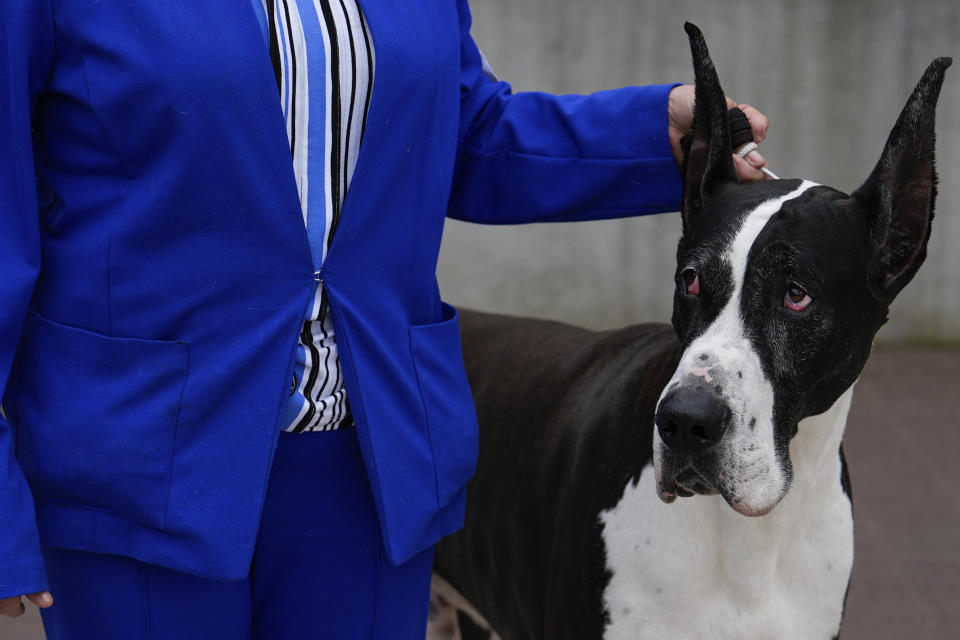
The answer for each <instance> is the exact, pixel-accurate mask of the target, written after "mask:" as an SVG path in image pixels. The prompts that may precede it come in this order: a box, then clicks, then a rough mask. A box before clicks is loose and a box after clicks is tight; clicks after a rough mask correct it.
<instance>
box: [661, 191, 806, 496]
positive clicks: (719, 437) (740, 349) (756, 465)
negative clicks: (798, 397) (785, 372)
mask: <svg viewBox="0 0 960 640" xmlns="http://www.w3.org/2000/svg"><path fill="white" fill-rule="evenodd" d="M812 186H814V185H813V183H811V182H806V181H805V182H803V183H802V184H800V186H799V187H797V188H795V189H793V190H791V191H789V192H788V193H786V194H785V195H782V196H779V197H772V198H771V199H769V200H766V201H764V202H762V203H761V204H759V205H758V206H756V207H755V208H753V209H752V210H751V211H748V212H747V213H746V214H745V215H744V216H743V217H742V219H740V226H739V229H736V228H735V227H732V228H731V229H730V230H729V231H727V232H726V233H723V234H721V235H720V237H721V238H723V239H725V240H726V239H729V243H728V244H727V246H726V247H724V248H723V249H722V250H721V251H720V255H719V262H720V263H721V264H722V265H723V268H722V269H720V270H719V273H718V274H713V275H710V276H707V274H706V273H704V274H702V275H703V280H704V283H701V273H700V266H699V264H697V263H698V262H699V263H701V264H703V263H709V262H710V256H709V254H710V253H711V251H716V248H715V245H714V247H711V246H709V245H707V246H705V247H702V248H701V250H700V252H699V255H698V252H697V251H694V252H693V253H694V255H693V256H689V257H690V258H695V260H694V261H693V262H691V263H690V264H686V265H684V266H681V267H680V270H679V271H680V274H681V283H680V285H679V286H680V287H681V288H682V289H683V290H682V291H678V295H680V296H690V297H699V296H700V294H701V287H706V286H707V283H710V286H712V287H715V289H716V292H717V293H719V294H720V296H723V292H728V294H727V299H726V302H725V303H722V305H721V310H720V312H719V314H717V315H716V316H715V317H714V318H712V319H711V321H710V322H709V323H708V324H707V325H706V328H705V330H703V331H702V333H700V334H699V335H698V336H697V337H696V338H694V339H693V340H692V341H691V342H690V343H689V345H688V346H687V347H686V349H685V350H684V352H683V356H682V358H681V360H680V364H679V366H678V367H677V371H676V373H674V375H673V378H672V379H671V380H670V382H669V383H668V384H667V386H666V388H665V389H664V391H663V394H662V395H661V398H660V400H661V403H662V401H663V400H664V398H668V397H670V398H676V397H678V396H680V397H681V399H680V400H679V401H678V403H679V404H684V400H683V399H682V398H683V397H684V395H685V394H687V396H688V397H689V396H697V395H703V394H707V395H709V396H711V401H712V402H713V405H714V406H715V407H716V409H715V410H713V411H712V412H711V408H710V407H707V408H706V409H705V410H701V411H697V408H696V407H695V408H694V409H693V411H694V412H695V413H698V414H699V417H700V418H701V419H713V420H718V421H720V422H722V423H723V424H719V425H717V426H716V428H717V429H719V430H721V431H722V433H715V434H713V435H714V436H715V437H713V438H711V437H710V434H708V433H706V431H701V432H696V430H697V428H698V426H699V427H700V428H701V429H706V430H709V428H708V427H706V426H704V425H686V426H677V427H675V428H679V429H683V428H691V429H692V430H693V431H694V433H689V434H688V436H692V437H694V438H699V439H700V440H703V441H704V442H700V443H695V444H693V445H692V446H686V447H684V446H680V447H675V448H673V449H672V448H671V447H668V446H667V444H666V443H665V442H664V438H663V437H661V432H662V431H663V429H664V428H669V427H664V426H661V428H660V430H658V431H655V435H654V467H655V470H656V478H657V489H658V492H659V493H660V496H661V498H663V499H664V500H665V501H672V500H673V499H674V498H676V496H677V494H678V493H680V494H681V495H689V494H691V493H705V494H709V493H713V492H719V493H720V494H721V495H723V497H724V498H725V499H726V500H727V502H728V503H730V505H731V506H732V507H733V508H734V509H735V510H737V511H739V512H740V513H743V514H746V515H760V514H763V513H766V512H768V511H769V510H770V509H772V508H773V507H774V506H775V505H776V504H777V502H779V501H780V499H781V498H782V497H783V494H784V493H785V492H786V489H787V487H788V486H789V476H790V464H789V459H785V458H784V456H783V455H782V454H783V451H782V450H780V451H778V448H777V446H776V438H775V429H774V395H775V390H774V385H773V383H772V381H771V380H770V379H769V377H768V375H767V374H766V373H765V371H764V369H765V367H764V366H763V364H762V363H761V354H760V352H759V350H758V349H757V347H756V346H755V342H754V340H752V339H751V337H750V331H748V323H747V322H745V319H744V318H743V315H742V310H743V308H744V306H743V304H742V301H743V288H744V281H745V276H746V272H747V267H748V256H749V255H750V250H751V248H753V246H754V244H755V242H756V239H757V236H758V235H759V234H760V232H761V230H762V229H763V228H764V227H765V226H766V225H767V223H768V222H769V221H770V220H771V218H772V217H773V216H774V215H775V214H777V213H778V212H779V211H780V209H781V206H782V204H783V203H784V202H785V201H787V200H790V199H793V198H796V197H797V196H799V195H800V194H801V193H803V192H804V191H806V190H807V189H808V188H810V187H812ZM714 261H715V260H714ZM703 293H704V294H706V291H705V290H704V291H703ZM688 402H689V401H688ZM692 402H693V404H699V403H698V402H697V401H696V400H693V401H692ZM681 410H682V409H681ZM711 413H714V414H715V415H709V414H711ZM674 439H675V440H682V437H681V436H677V435H676V434H674V438H673V439H672V440H674ZM711 440H712V441H711ZM701 445H707V446H701ZM676 448H680V449H684V451H685V452H686V453H680V454H678V452H677V451H676V450H675V449H676Z"/></svg>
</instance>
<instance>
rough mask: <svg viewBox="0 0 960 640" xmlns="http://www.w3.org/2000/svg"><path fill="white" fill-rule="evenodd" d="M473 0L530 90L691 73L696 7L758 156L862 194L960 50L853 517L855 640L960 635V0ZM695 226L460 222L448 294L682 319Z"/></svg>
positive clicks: (868, 415)
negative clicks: (936, 66)
mask: <svg viewBox="0 0 960 640" xmlns="http://www.w3.org/2000/svg"><path fill="white" fill-rule="evenodd" d="M369 1H372V0H369ZM450 1H451V2H452V0H450ZM470 4H471V7H472V9H473V17H474V26H473V35H474V38H475V39H476V41H477V43H478V45H479V46H480V48H481V49H482V50H483V52H484V53H485V55H486V57H487V58H488V60H489V61H490V63H491V65H492V66H493V69H494V71H495V72H496V73H497V75H498V76H499V77H501V78H502V79H504V80H508V81H509V82H511V83H512V84H513V86H514V89H515V90H517V91H522V90H543V91H550V92H559V93H586V92H591V91H595V90H600V89H609V88H613V87H618V86H622V85H627V84H649V83H665V82H692V81H693V73H692V71H691V67H690V53H689V49H688V45H687V39H686V34H685V33H684V32H683V22H684V21H685V20H690V21H692V22H694V23H696V24H697V25H699V26H700V27H701V29H702V30H703V31H704V34H705V35H706V38H707V42H708V44H709V46H710V50H711V54H712V57H713V59H714V62H715V63H716V66H717V69H718V71H719V74H720V80H721V82H722V83H723V87H724V89H725V90H726V92H727V94H728V95H730V96H731V97H733V98H734V99H736V100H738V101H740V102H746V103H749V104H752V105H754V106H756V107H758V108H759V109H760V110H762V111H763V112H764V113H765V114H766V115H767V116H768V117H769V118H770V120H771V122H772V127H771V130H770V134H769V137H768V139H767V141H766V142H764V144H763V146H762V151H763V153H764V154H765V155H766V157H767V159H768V161H769V163H770V165H771V167H772V168H773V170H774V171H775V172H776V173H777V174H778V175H780V176H781V177H784V178H808V179H811V180H814V181H816V182H820V183H823V184H827V185H830V186H833V187H836V188H838V189H841V190H843V191H847V192H849V191H852V190H854V189H856V188H857V187H858V186H859V185H860V184H861V183H862V182H863V181H864V180H865V179H866V177H867V175H868V174H869V172H870V171H871V170H872V168H873V165H874V163H876V161H877V159H878V158H879V156H880V152H881V150H882V148H883V145H884V142H885V140H886V136H887V133H888V132H889V131H890V128H891V127H892V126H893V123H894V122H895V120H896V117H897V115H898V114H899V112H900V109H901V107H902V106H903V104H904V102H905V101H906V99H907V96H908V95H909V93H910V91H911V90H912V88H913V86H914V84H915V83H916V82H917V80H918V79H919V78H920V75H921V74H922V73H923V70H924V69H925V67H926V65H927V64H928V63H929V62H930V61H931V60H932V59H933V58H935V57H937V56H942V55H949V56H953V57H954V58H955V59H956V61H957V65H955V66H954V67H953V68H952V69H950V70H949V71H948V72H947V78H946V81H945V84H944V88H943V93H942V94H941V97H940V103H939V109H938V114H937V135H938V140H937V166H938V169H939V173H940V195H939V198H938V202H937V204H938V206H937V217H936V219H935V220H934V229H933V236H932V238H931V240H930V245H929V254H928V257H927V261H926V264H925V265H924V266H923V268H922V269H921V270H920V272H919V274H918V275H917V277H916V278H915V279H914V281H913V282H912V283H911V284H910V286H908V287H907V288H906V289H905V290H904V291H903V293H902V294H901V295H900V297H899V298H898V299H897V301H896V302H895V304H894V306H893V309H892V310H891V320H890V322H889V323H888V325H887V326H886V327H884V328H883V329H882V330H881V333H880V336H879V343H880V344H881V345H883V347H884V348H881V349H878V350H877V351H876V352H875V353H874V355H873V356H872V357H871V360H870V362H868V364H867V367H866V369H865V371H864V373H863V376H862V377H861V380H860V382H859V383H858V387H857V393H856V394H855V398H854V407H853V410H852V412H851V416H850V421H849V423H848V426H847V432H846V440H845V448H846V453H847V460H848V462H849V465H850V473H851V477H852V484H853V491H854V496H855V500H854V502H855V504H856V523H857V524H856V553H855V555H856V558H855V564H854V573H853V578H852V582H851V587H850V595H849V599H848V602H847V615H846V621H845V624H844V631H843V637H844V638H845V640H851V639H852V640H884V639H890V640H894V639H898V638H907V637H909V638H913V639H917V638H955V637H958V629H960V604H958V603H960V549H958V540H960V498H958V495H960V494H958V493H957V492H956V489H955V488H956V487H957V486H960V465H957V464H956V460H957V454H958V452H960V419H958V417H957V411H956V408H955V402H956V396H957V395H958V394H960V349H958V348H957V347H958V346H960V286H958V280H960V249H958V245H960V185H958V176H960V2H957V0H804V1H803V2H798V1H797V0H766V1H765V2H753V1H748V0H723V1H719V0H715V1H712V2H705V1H703V0H701V1H699V2H698V1H695V0H669V1H667V0H592V1H584V0H471V3H470ZM679 233H680V220H679V216H677V215H672V214H666V215H660V216H650V217H646V218H638V219H631V220H617V221H605V222H596V223H589V224H573V225H561V224H551V225H530V226H525V227H497V228H494V227H482V226H478V225H470V224H465V223H460V222H456V221H450V222H449V223H448V225H447V230H446V237H445V239H444V248H443V251H442V253H441V259H440V267H439V270H438V274H439V278H440V284H441V290H442V291H443V293H444V296H445V298H446V299H448V300H449V301H450V302H452V303H454V304H457V305H464V306H470V307H474V308H479V309H486V310H494V311H500V312H505V313H515V314H525V315H535V316H542V317H550V318H556V319H560V320H564V321H568V322H574V323H577V324H581V325H585V326H588V327H594V328H610V327H618V326H623V325H626V324H631V323H636V322H645V321H661V322H667V321H669V318H670V308H671V303H672V302H671V301H672V294H673V270H674V256H675V250H676V241H677V238H678V236H679ZM6 638H16V639H18V640H40V639H41V638H43V632H42V629H41V627H40V621H39V616H38V615H37V611H36V609H35V608H34V607H32V606H30V607H29V613H28V615H26V616H24V617H22V618H20V619H18V620H15V621H10V620H0V639H4V640H5V639H6ZM91 640H92V639H91ZM544 640H549V639H544Z"/></svg>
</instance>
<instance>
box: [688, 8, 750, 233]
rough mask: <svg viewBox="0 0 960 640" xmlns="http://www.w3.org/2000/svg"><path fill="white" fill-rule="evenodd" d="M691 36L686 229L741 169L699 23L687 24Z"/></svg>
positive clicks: (722, 97) (715, 72)
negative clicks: (692, 93) (692, 98)
mask: <svg viewBox="0 0 960 640" xmlns="http://www.w3.org/2000/svg"><path fill="white" fill-rule="evenodd" d="M683 28H684V30H686V32H687V36H689V38H690V53H691V54H692V55H693V73H694V78H695V81H696V100H695V103H694V108H693V129H692V130H691V131H690V132H689V133H688V134H687V135H686V136H684V138H683V140H682V141H681V148H682V149H683V162H682V167H681V171H682V173H683V201H682V204H681V208H680V212H681V214H682V215H683V232H684V234H686V233H688V232H689V231H690V230H691V229H692V228H693V226H694V225H695V224H696V219H697V216H698V215H699V213H700V210H701V209H702V208H703V202H704V201H705V200H706V199H708V198H709V197H710V196H711V194H712V193H713V192H714V191H715V190H716V188H717V187H718V186H719V185H720V184H722V183H724V182H736V181H737V171H736V168H735V167H734V165H733V157H732V155H731V151H730V127H729V125H728V123H727V100H726V97H725V94H724V93H723V88H722V87H721V86H720V79H719V78H718V77H717V70H716V68H715V67H714V66H713V61H712V60H711V59H710V52H709V51H708V50H707V43H706V41H705V40H704V39H703V33H701V32H700V29H698V28H697V26H696V25H694V24H692V23H690V22H687V23H685V24H684V25H683Z"/></svg>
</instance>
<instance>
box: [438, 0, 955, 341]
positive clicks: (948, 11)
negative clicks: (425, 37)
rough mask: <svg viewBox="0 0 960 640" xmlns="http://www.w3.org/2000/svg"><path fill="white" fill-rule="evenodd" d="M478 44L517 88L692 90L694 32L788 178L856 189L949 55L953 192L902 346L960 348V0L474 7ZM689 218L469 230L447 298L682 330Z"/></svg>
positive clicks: (449, 275)
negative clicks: (677, 268)
mask: <svg viewBox="0 0 960 640" xmlns="http://www.w3.org/2000/svg"><path fill="white" fill-rule="evenodd" d="M471 4H472V9H473V14H474V27H473V35H474V39H475V40H476V41H477V42H478V44H479V46H480V48H481V49H482V50H483V51H484V53H485V54H486V56H487V58H488V59H489V60H490V62H491V64H492V66H493V68H494V70H495V71H496V72H497V74H498V75H499V76H500V77H501V78H503V79H505V80H508V81H510V82H511V83H512V84H513V86H514V89H515V90H517V91H520V90H534V89H536V90H545V91H551V92H562V93H566V92H575V93H584V92H590V91H595V90H599V89H606V88H612V87H617V86H621V85H625V84H646V83H656V82H670V81H680V82H692V71H691V69H690V54H689V50H688V46H687V40H686V34H685V33H684V32H683V28H682V25H683V21H684V20H691V21H693V22H695V23H696V24H698V25H699V26H700V27H701V28H702V29H703V31H704V33H705V35H706V38H707V42H708V43H709V45H710V49H711V54H712V56H713V59H714V61H715V63H716V65H717V68H718V71H719V74H720V80H721V82H722V83H723V86H724V89H725V90H726V92H727V94H728V95H730V96H732V97H734V98H735V99H737V100H739V101H742V102H748V103H750V104H753V105H756V106H758V107H759V108H760V109H761V110H762V111H764V112H765V113H766V114H767V115H768V116H769V117H770V119H771V121H772V128H771V131H770V135H769V138H768V139H767V141H766V142H765V143H764V145H763V152H764V154H765V155H766V157H767V159H768V161H769V162H770V164H771V166H772V167H773V169H774V171H776V172H777V173H778V174H779V175H780V176H782V177H803V178H809V179H811V180H815V181H817V182H821V183H824V184H829V185H831V186H834V187H837V188H839V189H842V190H844V191H852V190H853V189H855V188H856V187H857V186H859V185H860V183H861V182H862V181H863V180H864V179H865V178H866V176H867V175H868V173H869V172H870V170H871V169H872V167H873V165H874V163H875V162H876V161H877V159H878V158H879V155H880V151H881V149H882V148H883V144H884V141H885V139H886V136H887V133H888V132H889V130H890V128H891V127H892V126H893V123H894V121H895V120H896V117H897V114H898V113H899V111H900V109H901V107H902V106H903V103H904V102H905V100H906V97H907V95H909V93H910V91H911V89H912V88H913V85H914V84H915V83H916V81H917V80H918V79H919V78H920V75H921V73H922V72H923V70H924V68H925V67H926V65H927V63H928V62H930V60H932V59H933V58H935V57H936V56H940V55H950V56H953V57H954V58H957V63H958V64H957V65H956V66H954V67H953V68H952V69H950V70H949V71H948V72H947V79H946V82H945V85H944V90H943V93H942V94H941V98H940V106H939V110H938V118H937V136H938V138H937V160H938V162H937V165H938V168H939V172H940V187H941V188H940V196H939V199H938V205H939V206H938V208H937V218H936V220H935V222H934V231H933V238H932V240H931V242H930V247H929V249H930V250H929V257H928V258H927V262H926V264H925V265H924V267H923V269H921V271H920V273H919V274H918V276H917V277H916V278H915V279H914V281H913V283H912V284H911V285H910V286H909V287H907V289H906V290H905V291H904V292H903V293H902V294H901V296H900V298H899V299H898V300H897V301H896V303H895V305H894V308H893V310H892V312H891V321H890V323H889V324H888V325H887V326H886V327H885V328H884V329H883V331H882V332H881V340H883V341H886V342H905V341H909V342H916V341H924V342H927V341H931V342H943V341H950V342H960V249H958V248H957V247H958V245H960V186H958V175H960V174H958V172H960V2H957V1H956V0H929V1H926V0H895V1H894V0H890V1H881V2H874V1H869V0H815V1H808V0H804V1H803V2H797V1H796V0H767V1H766V2H762V3H759V2H750V1H747V0H731V1H724V2H719V1H714V2H703V1H701V2H696V1H694V0H670V1H669V2H668V1H665V0H645V1H643V2H640V1H637V0H593V1H592V2H584V1H582V0H579V1H572V0H473V1H472V3H471ZM679 232H680V221H679V216H677V215H675V214H666V215H661V216H651V217H647V218H640V219H631V220H621V221H605V222H597V223H586V224H584V223H581V224H563V225H559V224H551V225H531V226H524V227H506V228H488V227H482V226H479V225H470V224H463V223H458V222H453V221H451V222H450V223H449V224H448V227H447V231H446V237H445V241H444V242H445V244H444V249H443V252H442V254H441V260H440V267H439V271H438V273H439V277H440V284H441V290H442V291H443V292H444V296H445V297H446V298H447V299H449V300H450V301H451V302H453V303H455V304H460V305H466V306H472V307H475V308H482V309H488V310H498V311H502V312H507V313H520V314H528V315H537V316H544V317H553V318H558V319H562V320H566V321H570V322H575V323H579V324H583V325H586V326H592V327H613V326H620V325H624V324H628V323H633V322H640V321H649V320H655V321H668V320H669V317H670V305H671V296H672V291H673V284H672V274H673V269H674V252H675V247H676V240H677V238H678V235H679Z"/></svg>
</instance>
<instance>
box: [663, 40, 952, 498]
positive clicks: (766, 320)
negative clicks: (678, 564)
mask: <svg viewBox="0 0 960 640" xmlns="http://www.w3.org/2000/svg"><path fill="white" fill-rule="evenodd" d="M685 28H686V30H687V33H688V35H689V36H690V49H691V53H692V55H693V63H694V65H693V66H694V75H695V78H696V105H695V108H694V114H693V116H694V118H693V119H694V122H693V130H692V131H691V132H690V133H688V134H687V135H686V136H685V137H684V139H683V140H682V141H681V145H682V147H683V152H684V158H683V167H682V172H683V180H684V189H683V198H682V202H681V214H682V219H683V236H682V237H681V240H680V244H679V247H678V251H677V277H676V282H677V291H676V294H675V296H674V311H673V325H674V328H675V329H676V331H677V335H678V337H679V338H680V340H681V342H682V343H683V347H684V351H683V354H682V356H681V360H680V363H679V366H678V368H677V371H676V373H675V374H674V376H673V378H672V379H671V380H670V382H669V383H668V384H667V386H666V388H665V389H664V391H663V394H662V395H661V398H660V401H659V403H658V405H657V410H656V416H655V422H656V429H655V431H654V442H653V460H654V467H655V472H656V480H657V491H658V493H659V496H660V498H661V499H662V500H664V501H665V502H672V501H673V500H674V499H676V497H677V496H685V497H687V496H692V495H693V494H695V493H697V494H708V495H709V494H716V493H719V494H721V495H722V496H723V497H724V499H725V500H726V501H727V502H728V503H729V504H730V506H731V507H733V508H734V509H735V510H736V511H738V512H740V513H742V514H745V515H762V514H765V513H767V512H769V511H770V510H771V509H773V508H774V507H775V506H776V504H777V503H778V502H779V501H780V499H781V498H782V497H783V496H784V494H785V493H786V491H787V489H788V488H789V486H790V482H791V477H792V473H793V470H792V465H791V460H790V441H791V440H792V438H793V437H794V435H796V433H797V429H798V425H799V423H800V421H801V420H802V419H804V418H806V417H809V416H814V415H818V414H821V413H823V412H825V411H827V410H828V409H829V408H830V407H831V406H832V405H833V403H834V402H835V401H836V400H837V399H838V398H839V397H840V396H841V395H842V394H843V393H844V391H846V390H847V389H848V388H849V387H850V385H852V384H853V382H854V381H855V380H856V378H857V376H858V375H859V373H860V370H861V369H862V367H863V365H864V363H865V362H866V360H867V356H868V355H869V352H870V347H871V344H872V341H873V336H874V335H875V333H876V331H877V329H879V327H880V326H881V325H882V324H883V323H884V321H885V320H886V317H887V311H888V307H889V304H890V302H891V301H892V300H893V298H894V297H895V296H896V295H897V293H899V291H900V290H901V289H902V288H903V287H904V286H905V285H906V284H907V283H908V282H909V281H910V280H911V279H912V277H913V275H914V274H915V273H916V271H917V269H919V267H920V265H921V264H922V262H923V259H924V257H925V256H926V244H927V239H928V238H929V235H930V228H931V220H932V218H933V201H934V198H935V196H936V174H935V172H934V161H933V156H934V153H933V140H934V133H933V130H934V113H935V107H936V102H937V97H938V95H939V92H940V86H941V83H942V81H943V74H944V70H945V69H946V68H947V67H949V66H950V62H951V61H950V59H948V58H938V59H937V60H934V61H933V62H932V63H931V64H930V66H928V67H927V70H926V72H925V73H924V75H923V77H922V78H921V80H920V82H919V83H918V84H917V86H916V88H915V89H914V91H913V94H912V95H911V96H910V99H909V100H908V101H907V104H906V106H905V107H904V109H903V111H902V112H901V114H900V118H899V119H898V120H897V124H896V125H895V126H894V128H893V130H892V131H891V133H890V136H889V138H888V139H887V144H886V146H885V147H884V151H883V155H882V156H881V159H880V161H879V162H878V163H877V166H876V167H875V168H874V171H873V172H872V173H871V175H870V177H869V178H868V179H867V181H866V182H865V183H864V184H863V186H861V187H860V188H859V189H858V190H857V191H855V192H854V193H853V194H852V195H847V194H845V193H842V192H840V191H837V190H836V189H831V188H829V187H822V186H818V185H814V184H813V183H810V182H807V181H800V180H773V181H768V182H759V183H756V182H755V183H748V184H741V183H739V180H738V177H737V173H736V169H735V168H734V166H733V161H732V159H731V152H730V149H731V147H730V131H729V127H728V125H727V107H726V99H725V97H724V91H723V89H722V87H721V86H720V82H719V79H718V78H717V73H716V69H715V68H714V65H713V63H712V61H711V60H710V56H709V52H708V51H707V47H706V43H705V42H704V40H703V34H701V33H700V31H699V29H697V28H696V27H695V26H693V25H690V24H687V25H686V26H685Z"/></svg>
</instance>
